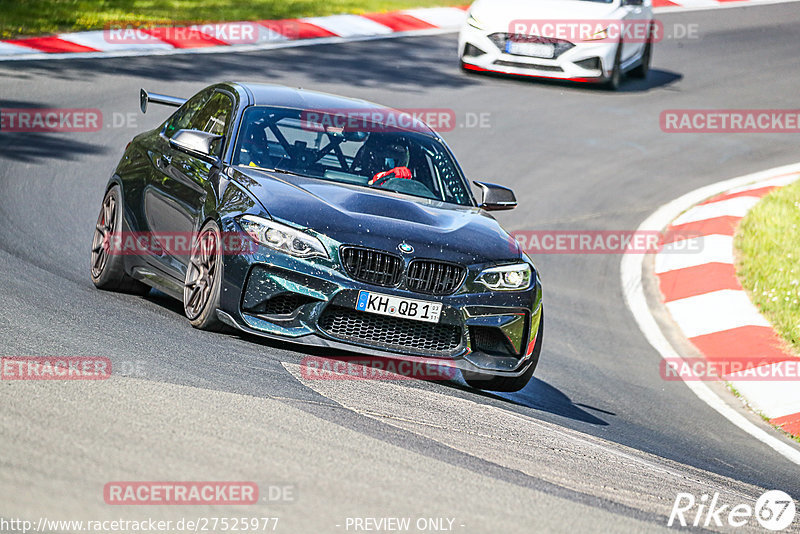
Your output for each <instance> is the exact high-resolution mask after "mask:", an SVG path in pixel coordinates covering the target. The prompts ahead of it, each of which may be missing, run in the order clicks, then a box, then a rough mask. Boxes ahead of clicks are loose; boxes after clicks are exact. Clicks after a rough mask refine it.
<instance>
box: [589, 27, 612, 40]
mask: <svg viewBox="0 0 800 534" xmlns="http://www.w3.org/2000/svg"><path fill="white" fill-rule="evenodd" d="M605 39H608V28H606V29H605V30H600V31H599V32H597V33H595V34H592V36H591V37H589V38H587V39H584V42H588V41H604V40H605Z"/></svg>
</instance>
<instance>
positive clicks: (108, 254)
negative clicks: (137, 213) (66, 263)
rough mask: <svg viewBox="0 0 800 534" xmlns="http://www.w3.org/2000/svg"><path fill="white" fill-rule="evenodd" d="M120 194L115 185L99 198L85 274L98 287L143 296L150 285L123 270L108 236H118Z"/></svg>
mask: <svg viewBox="0 0 800 534" xmlns="http://www.w3.org/2000/svg"><path fill="white" fill-rule="evenodd" d="M121 197H122V195H121V194H120V190H119V186H118V185H115V186H113V187H111V188H110V189H109V190H108V192H107V193H106V196H105V197H103V204H102V206H101V208H100V215H98V217H97V224H96V225H95V229H94V236H93V237H92V256H91V266H90V269H89V276H90V277H91V279H92V283H94V285H95V287H97V288H98V289H104V290H106V291H119V292H121V293H133V294H135V295H145V294H147V292H148V291H150V286H148V285H147V284H144V283H142V282H140V281H138V280H135V279H133V278H131V277H130V276H129V275H128V274H127V273H126V272H125V263H124V258H123V255H122V254H121V251H119V250H116V251H115V250H114V249H113V247H114V242H113V240H112V236H114V235H121V234H122V228H123V226H122V201H121Z"/></svg>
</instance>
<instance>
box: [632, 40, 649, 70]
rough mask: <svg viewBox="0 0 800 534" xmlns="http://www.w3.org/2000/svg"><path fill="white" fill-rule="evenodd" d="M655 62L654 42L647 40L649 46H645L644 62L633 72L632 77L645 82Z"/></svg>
mask: <svg viewBox="0 0 800 534" xmlns="http://www.w3.org/2000/svg"><path fill="white" fill-rule="evenodd" d="M652 61H653V41H651V40H650V39H649V38H648V39H647V44H646V45H644V52H642V62H641V64H639V66H638V67H636V68H635V69H633V70H632V71H631V76H633V77H634V78H638V79H640V80H644V79H646V78H647V75H648V74H649V73H650V64H651V63H652Z"/></svg>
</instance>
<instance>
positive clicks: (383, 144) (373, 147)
mask: <svg viewBox="0 0 800 534" xmlns="http://www.w3.org/2000/svg"><path fill="white" fill-rule="evenodd" d="M366 113H368V114H369V117H374V116H375V114H374V113H373V112H372V111H370V112H364V113H360V112H357V111H355V110H354V112H353V113H349V112H345V111H342V112H341V113H330V112H317V111H308V110H298V109H288V108H273V107H265V106H255V107H251V108H249V109H247V110H246V111H245V113H244V117H243V118H242V125H243V126H242V128H241V129H240V131H239V138H238V140H237V144H236V150H235V155H234V159H233V163H234V165H245V166H249V167H258V168H264V169H270V170H277V171H282V172H287V173H291V174H299V175H302V176H308V177H312V178H319V179H323V180H328V181H331V182H338V183H343V184H350V185H358V186H363V187H372V188H375V189H383V190H387V191H394V192H397V193H402V194H406V195H411V196H415V197H421V198H428V199H431V200H439V201H442V202H448V203H452V204H459V205H462V206H471V205H473V202H472V197H471V195H470V193H469V189H468V186H467V184H466V182H465V180H464V177H463V175H462V173H461V170H460V169H459V167H458V165H457V164H456V163H455V161H454V160H453V158H452V156H451V154H450V152H449V150H448V149H447V148H446V147H445V146H444V144H443V143H442V142H441V141H440V140H438V139H436V138H435V137H432V136H430V135H427V134H424V133H420V132H419V131H415V130H414V129H413V128H412V129H409V130H406V129H401V128H398V127H394V126H391V127H390V126H386V125H384V124H383V123H377V122H368V121H367V120H366V117H367V115H366ZM379 113H380V114H383V113H384V112H379ZM388 113H394V112H388ZM383 116H384V118H385V117H390V116H394V117H395V119H397V118H398V117H400V118H402V116H401V115H390V114H385V115H383ZM405 117H406V118H407V117H408V116H405ZM409 122H410V121H409ZM395 124H396V123H395Z"/></svg>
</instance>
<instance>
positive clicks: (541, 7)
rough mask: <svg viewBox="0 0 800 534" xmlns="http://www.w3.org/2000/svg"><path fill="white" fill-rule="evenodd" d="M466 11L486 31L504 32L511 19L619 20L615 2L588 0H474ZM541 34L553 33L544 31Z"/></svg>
mask: <svg viewBox="0 0 800 534" xmlns="http://www.w3.org/2000/svg"><path fill="white" fill-rule="evenodd" d="M469 12H470V14H471V15H472V16H474V17H475V18H476V19H477V20H478V21H479V22H480V23H481V24H482V26H483V29H484V30H485V31H486V32H487V33H495V32H508V33H515V32H513V31H509V28H510V27H511V23H512V22H513V21H520V22H522V23H523V24H525V25H526V26H527V27H531V26H533V25H534V22H536V23H538V24H536V27H543V26H545V25H546V23H549V22H565V21H592V22H594V21H596V20H620V19H621V18H622V10H620V7H619V4H618V3H616V2H615V3H611V4H604V3H601V2H592V1H589V0H478V1H477V2H475V3H474V4H472V6H471V7H470V9H469ZM544 37H557V36H556V35H545V36H544Z"/></svg>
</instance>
